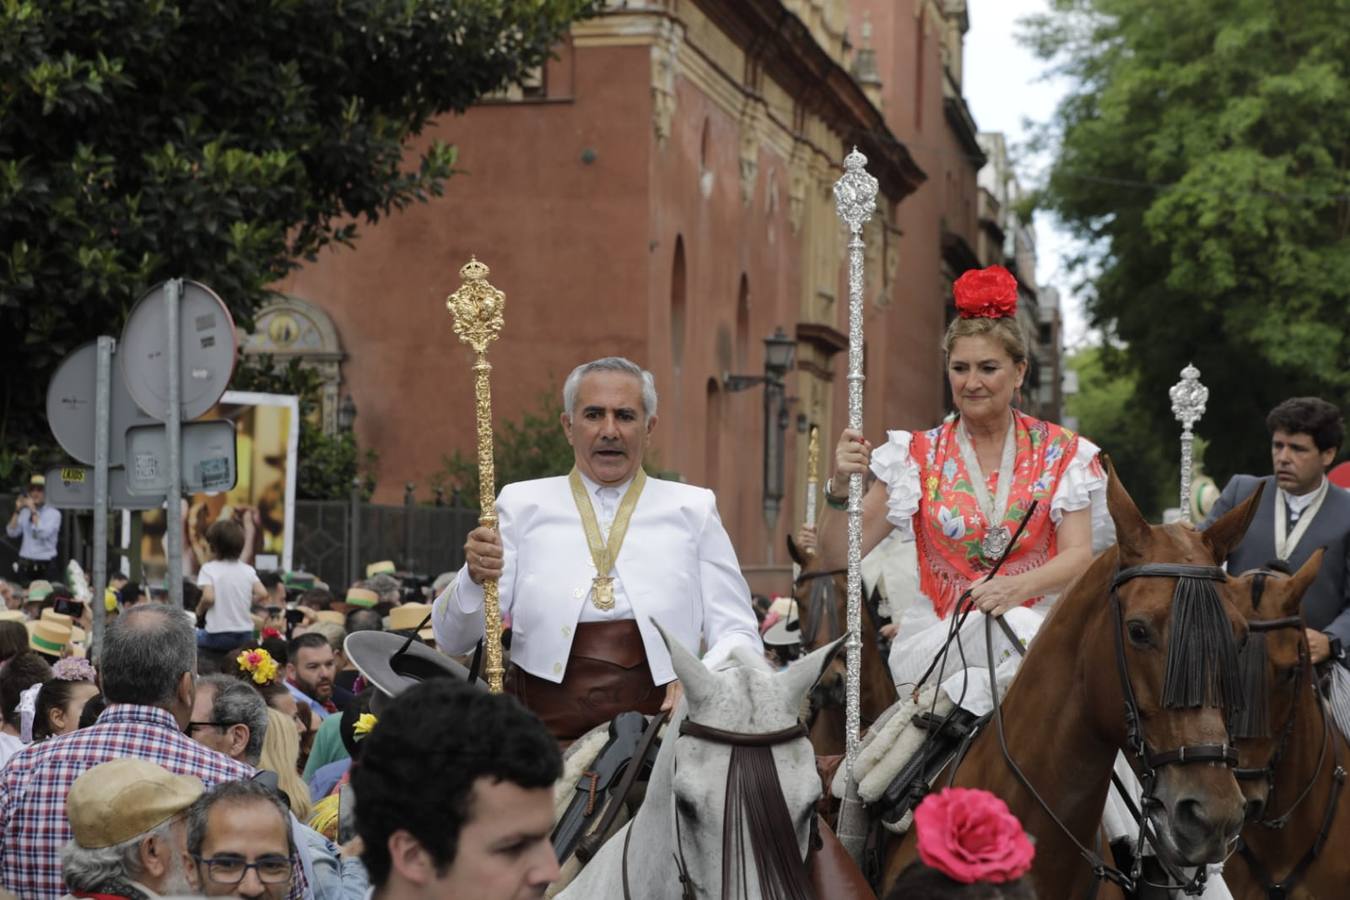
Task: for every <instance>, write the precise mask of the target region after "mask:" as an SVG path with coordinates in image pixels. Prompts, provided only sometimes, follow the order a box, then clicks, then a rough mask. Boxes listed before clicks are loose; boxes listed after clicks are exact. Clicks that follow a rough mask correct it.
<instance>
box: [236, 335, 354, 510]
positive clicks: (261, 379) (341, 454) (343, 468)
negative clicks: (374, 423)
mask: <svg viewBox="0 0 1350 900" xmlns="http://www.w3.org/2000/svg"><path fill="white" fill-rule="evenodd" d="M230 388H231V389H233V390H236V391H257V392H259V393H264V394H293V395H295V396H296V397H298V398H299V400H300V436H299V439H298V441H297V442H296V456H297V458H298V461H299V462H298V469H297V471H296V473H295V496H296V497H297V498H298V499H300V500H346V499H347V498H348V497H350V496H351V489H352V480H353V479H355V478H356V477H357V476H358V475H359V476H360V477H361V480H362V482H363V483H364V485H365V489H364V491H363V493H364V495H365V497H366V499H369V498H370V495H371V493H372V492H373V491H374V490H375V471H376V464H377V462H378V460H379V457H378V456H377V454H376V453H375V451H374V450H366V451H365V452H364V453H362V452H361V450H360V448H359V447H357V445H356V438H355V437H354V436H353V435H352V434H350V433H342V432H340V433H338V434H324V431H323V426H322V423H321V422H320V404H321V403H322V390H323V379H322V378H321V377H320V375H319V373H318V372H316V371H315V370H314V369H311V368H308V367H306V366H304V365H301V363H300V361H299V360H298V359H292V360H290V362H288V363H287V364H286V365H284V366H280V365H277V364H276V362H275V361H274V360H273V359H272V358H271V357H269V356H259V357H245V358H244V359H243V360H241V361H240V363H239V365H238V366H236V367H235V370H234V376H233V377H232V378H231V379H230Z"/></svg>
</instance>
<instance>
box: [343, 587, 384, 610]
mask: <svg viewBox="0 0 1350 900" xmlns="http://www.w3.org/2000/svg"><path fill="white" fill-rule="evenodd" d="M379 602H380V595H379V594H377V593H375V592H374V591H372V590H371V589H370V588H357V587H354V588H348V589H347V598H346V603H347V605H348V606H361V607H364V608H366V609H371V608H373V607H374V606H375V605H376V604H377V603H379Z"/></svg>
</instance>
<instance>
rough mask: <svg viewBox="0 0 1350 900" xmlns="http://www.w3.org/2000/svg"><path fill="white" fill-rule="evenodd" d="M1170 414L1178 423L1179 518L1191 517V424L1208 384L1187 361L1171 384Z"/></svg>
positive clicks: (1202, 408) (1200, 411) (1196, 418)
mask: <svg viewBox="0 0 1350 900" xmlns="http://www.w3.org/2000/svg"><path fill="white" fill-rule="evenodd" d="M1168 395H1169V396H1170V397H1171V398H1172V415H1174V416H1176V417H1177V421H1178V422H1180V423H1181V519H1182V521H1183V522H1189V521H1190V520H1191V475H1192V471H1191V470H1192V460H1193V458H1194V449H1193V448H1194V444H1195V435H1194V434H1192V433H1191V428H1192V427H1193V426H1194V425H1195V423H1196V422H1198V421H1200V417H1201V416H1203V415H1204V414H1205V404H1206V403H1207V402H1208V401H1209V388H1207V387H1205V386H1204V385H1203V384H1201V383H1200V370H1199V369H1197V368H1196V367H1195V366H1193V365H1191V364H1190V363H1187V364H1186V368H1184V369H1182V370H1181V380H1180V381H1178V382H1177V383H1176V384H1174V385H1172V388H1171V390H1169V391H1168Z"/></svg>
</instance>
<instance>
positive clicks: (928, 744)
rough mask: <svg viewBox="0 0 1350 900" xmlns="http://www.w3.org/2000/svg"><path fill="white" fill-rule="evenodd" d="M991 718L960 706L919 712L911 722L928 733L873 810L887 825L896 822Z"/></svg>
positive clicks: (914, 804)
mask: <svg viewBox="0 0 1350 900" xmlns="http://www.w3.org/2000/svg"><path fill="white" fill-rule="evenodd" d="M988 718H989V717H988V716H976V715H975V714H974V713H972V712H970V711H969V710H966V709H962V708H961V707H959V706H957V707H953V708H952V709H951V710H950V711H949V712H946V713H944V714H938V713H934V712H929V711H923V712H919V713H916V714H915V715H914V717H913V718H912V719H911V722H912V723H913V724H914V726H915V727H916V728H918V729H920V730H922V731H924V732H926V735H927V736H926V737H925V739H924V741H923V743H922V744H920V745H919V748H918V750H916V751H915V752H914V754H913V755H912V756H911V757H910V758H909V760H908V761H907V762H906V763H905V764H904V765H903V766H902V767H901V768H900V771H899V773H898V774H896V776H895V777H894V778H893V779H891V782H890V784H889V785H888V786H887V787H886V790H885V791H884V792H883V793H882V795H881V796H880V797H879V798H878V799H877V800H876V802H875V803H874V804H873V806H872V812H873V813H874V814H875V815H876V816H877V817H878V818H880V819H881V821H882V822H884V823H886V824H887V825H889V826H897V825H898V824H899V823H900V822H901V820H903V819H904V817H905V816H906V815H907V814H908V813H909V812H910V811H911V810H913V809H914V807H916V806H918V805H919V802H920V801H921V800H923V798H924V797H925V796H926V795H927V794H928V786H929V785H931V784H932V783H933V781H934V780H935V779H936V778H937V777H938V775H939V774H941V773H942V770H943V769H944V768H946V767H947V764H948V763H950V762H951V761H952V760H953V759H954V758H956V756H957V754H959V753H963V752H964V748H966V747H969V746H970V742H971V741H972V740H974V738H975V735H976V734H978V733H979V730H980V728H981V727H982V726H983V725H984V723H985V722H986V721H988Z"/></svg>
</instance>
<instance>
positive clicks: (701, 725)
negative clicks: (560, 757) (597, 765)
mask: <svg viewBox="0 0 1350 900" xmlns="http://www.w3.org/2000/svg"><path fill="white" fill-rule="evenodd" d="M661 636H662V638H663V639H664V640H665V642H666V646H667V647H668V648H669V649H670V657H671V661H672V663H673V664H674V667H675V675H676V677H678V678H679V679H680V683H681V684H682V685H683V686H684V701H683V702H682V703H681V704H680V706H679V707H678V708H677V709H676V710H675V716H674V718H673V719H672V720H671V722H670V724H669V726H668V727H667V728H666V732H665V737H664V738H663V739H662V743H661V749H660V751H659V752H658V753H657V756H656V763H655V766H654V767H653V770H652V775H651V780H650V781H649V783H648V786H647V794H646V799H645V801H644V802H643V804H642V807H641V808H640V809H639V810H638V813H637V815H636V816H635V817H634V819H633V821H632V822H630V823H629V824H628V825H625V826H624V827H623V828H621V829H620V830H619V831H618V832H617V833H616V834H615V835H614V837H612V838H610V840H609V841H608V842H606V844H605V846H604V847H602V848H601V849H600V852H599V853H597V854H596V856H595V858H594V859H593V860H591V862H590V864H589V865H587V866H586V867H585V868H584V869H582V870H581V872H580V874H578V875H577V878H576V880H575V881H573V882H572V883H571V884H570V885H569V886H568V887H567V889H566V890H564V891H563V892H562V893H561V894H559V895H558V900H577V898H584V900H598V898H610V897H612V898H615V900H649V898H666V897H669V898H676V900H714V898H732V897H738V896H739V897H744V898H760V897H763V898H766V900H797V898H801V900H809V898H810V888H809V881H808V879H807V875H806V866H805V859H806V854H807V850H808V844H809V842H810V840H811V836H812V833H813V828H814V823H815V818H816V811H815V804H816V801H817V800H818V799H819V797H820V777H819V775H818V774H817V772H816V763H815V755H814V753H813V751H812V749H811V743H810V741H809V740H808V739H807V737H806V730H805V728H804V727H802V726H801V725H800V724H799V722H798V715H799V713H800V711H801V708H802V701H803V700H804V699H805V697H806V695H807V692H808V691H810V690H811V688H812V686H814V685H815V683H816V680H817V679H818V678H819V677H820V674H821V672H822V671H823V670H824V668H825V666H826V665H828V663H829V661H830V658H831V657H832V656H833V654H834V652H835V651H836V650H837V649H838V648H839V646H840V644H842V643H843V639H842V638H841V639H840V640H839V641H836V642H835V643H833V644H831V645H829V646H826V647H822V648H820V649H819V650H816V651H815V652H813V653H811V654H810V655H808V656H806V657H804V658H803V659H801V660H798V661H797V662H796V663H793V664H792V666H791V667H789V668H788V669H787V671H785V672H774V671H773V670H772V668H771V667H770V666H769V665H768V664H767V663H766V662H765V661H764V660H763V658H761V657H758V656H756V655H754V654H753V653H750V652H749V651H745V652H741V651H739V650H738V651H736V652H735V653H734V654H733V657H732V661H731V662H730V663H729V664H728V666H727V667H722V668H718V669H717V670H716V671H709V670H708V669H707V668H706V667H704V665H703V663H702V662H700V661H699V660H698V658H697V657H695V656H694V655H693V654H691V653H690V652H689V651H688V650H686V649H685V648H684V647H682V646H680V644H679V643H677V642H676V641H674V640H673V639H672V638H671V637H670V636H669V635H667V634H666V633H665V632H664V631H662V632H661ZM733 757H734V758H735V765H733ZM728 779H731V780H730V782H729V781H728ZM724 824H725V826H726V827H725V829H724ZM724 856H725V857H726V858H725V859H724Z"/></svg>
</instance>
